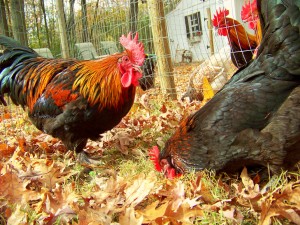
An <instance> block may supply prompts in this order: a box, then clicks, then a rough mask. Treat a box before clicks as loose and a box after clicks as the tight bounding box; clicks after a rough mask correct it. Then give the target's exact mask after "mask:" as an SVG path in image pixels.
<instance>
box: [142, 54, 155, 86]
mask: <svg viewBox="0 0 300 225" xmlns="http://www.w3.org/2000/svg"><path fill="white" fill-rule="evenodd" d="M154 68H155V55H153V54H146V57H145V61H144V64H143V66H142V71H143V77H142V78H140V79H139V84H140V86H141V88H142V89H143V91H146V90H149V89H151V88H154V81H155V77H154V73H155V71H154Z"/></svg>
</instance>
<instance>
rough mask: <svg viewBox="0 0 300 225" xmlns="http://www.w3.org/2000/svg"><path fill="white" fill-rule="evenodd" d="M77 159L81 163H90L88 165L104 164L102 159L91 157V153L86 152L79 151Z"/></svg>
mask: <svg viewBox="0 0 300 225" xmlns="http://www.w3.org/2000/svg"><path fill="white" fill-rule="evenodd" d="M77 160H78V162H79V163H81V164H83V165H88V166H92V165H95V166H97V165H100V164H102V162H101V161H100V160H97V159H92V158H91V157H89V155H88V154H87V153H85V152H79V153H78V154H77Z"/></svg>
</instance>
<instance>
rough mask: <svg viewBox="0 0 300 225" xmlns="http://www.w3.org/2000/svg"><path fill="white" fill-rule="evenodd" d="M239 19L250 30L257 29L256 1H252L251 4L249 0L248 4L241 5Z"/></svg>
mask: <svg viewBox="0 0 300 225" xmlns="http://www.w3.org/2000/svg"><path fill="white" fill-rule="evenodd" d="M241 18H242V20H243V21H244V22H247V23H248V26H249V28H250V29H252V30H256V29H257V20H258V19H259V17H258V10H257V3H256V0H253V2H252V3H251V2H250V0H249V2H248V3H246V4H245V5H243V7H242V11H241Z"/></svg>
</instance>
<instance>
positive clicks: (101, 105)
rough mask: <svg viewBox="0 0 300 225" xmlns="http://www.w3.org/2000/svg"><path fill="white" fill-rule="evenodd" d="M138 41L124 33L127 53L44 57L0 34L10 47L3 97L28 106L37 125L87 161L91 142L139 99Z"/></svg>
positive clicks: (0, 80) (1, 79)
mask: <svg viewBox="0 0 300 225" xmlns="http://www.w3.org/2000/svg"><path fill="white" fill-rule="evenodd" d="M137 39H138V35H136V36H135V38H134V39H131V34H129V35H128V36H127V37H125V36H122V37H121V38H120V43H121V44H122V45H123V46H124V47H125V49H126V51H124V52H123V53H116V54H113V55H110V56H107V57H105V58H102V59H98V60H76V59H47V58H42V57H39V56H38V54H37V53H36V52H34V51H33V50H32V49H30V48H27V47H23V46H21V45H20V44H18V43H17V42H16V41H14V40H13V39H11V38H8V37H5V36H0V45H3V46H5V47H6V50H5V52H4V54H3V55H2V56H1V57H0V101H1V102H2V103H3V104H6V102H5V101H4V98H3V95H4V94H5V93H7V94H8V95H9V96H10V98H11V99H12V101H13V102H14V103H15V104H16V105H21V106H22V107H23V108H28V115H29V117H30V119H31V121H32V123H33V124H34V125H35V126H36V127H37V128H38V129H40V130H41V131H43V132H45V133H47V134H50V135H52V136H53V137H56V138H59V139H61V140H62V141H63V143H64V145H65V146H66V147H67V148H68V149H70V150H75V151H76V152H78V153H82V154H79V156H80V157H81V156H83V157H81V159H83V160H85V159H87V158H86V156H85V154H84V153H83V152H82V150H83V148H84V147H85V145H86V142H87V140H88V139H92V140H96V139H98V138H99V137H100V134H101V133H103V132H105V131H107V130H110V129H112V128H113V127H114V126H116V125H117V124H118V123H119V122H120V121H121V119H122V118H123V117H124V116H125V115H126V114H127V113H128V111H129V110H130V108H131V106H132V104H133V102H134V97H135V90H136V86H137V85H138V79H139V78H141V76H142V74H141V69H140V66H142V65H143V62H144V58H145V54H144V47H143V45H142V43H139V42H138V40H137ZM1 102H0V103H1ZM87 160H88V159H87Z"/></svg>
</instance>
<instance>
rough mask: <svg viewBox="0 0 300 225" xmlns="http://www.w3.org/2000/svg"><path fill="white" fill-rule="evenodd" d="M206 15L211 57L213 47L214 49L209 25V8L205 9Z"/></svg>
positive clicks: (211, 27) (210, 25) (213, 52)
mask: <svg viewBox="0 0 300 225" xmlns="http://www.w3.org/2000/svg"><path fill="white" fill-rule="evenodd" d="M206 14H207V27H208V37H209V47H210V55H213V54H215V47H214V39H213V26H212V24H211V11H210V8H206Z"/></svg>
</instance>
